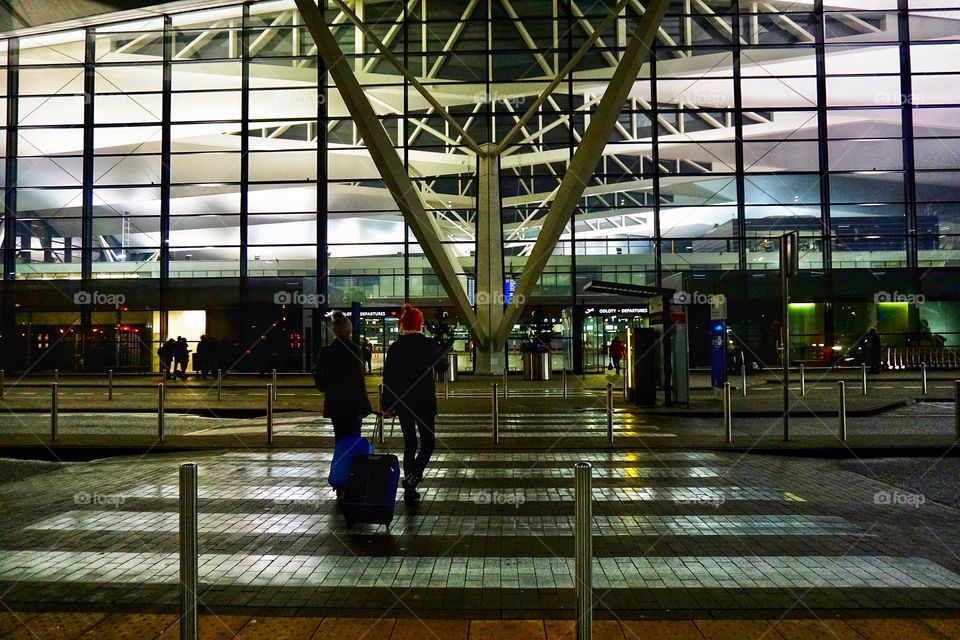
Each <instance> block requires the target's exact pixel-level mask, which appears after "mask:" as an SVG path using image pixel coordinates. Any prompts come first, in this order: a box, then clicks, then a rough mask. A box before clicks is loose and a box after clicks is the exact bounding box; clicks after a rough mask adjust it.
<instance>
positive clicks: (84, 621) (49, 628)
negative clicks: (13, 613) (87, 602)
mask: <svg viewBox="0 0 960 640" xmlns="http://www.w3.org/2000/svg"><path fill="white" fill-rule="evenodd" d="M105 617H106V614H105V613H72V612H45V613H38V614H36V615H33V616H31V617H30V618H29V619H28V620H26V621H25V622H24V624H23V625H22V626H20V627H18V628H16V629H14V630H13V631H12V632H11V633H10V634H9V635H6V636H4V639H5V640H6V639H9V640H45V639H47V638H49V640H73V638H76V637H78V636H80V635H82V634H83V633H84V632H85V631H87V630H89V629H90V628H92V627H94V626H95V625H96V624H97V623H98V622H100V621H101V620H103V619H104V618H105Z"/></svg>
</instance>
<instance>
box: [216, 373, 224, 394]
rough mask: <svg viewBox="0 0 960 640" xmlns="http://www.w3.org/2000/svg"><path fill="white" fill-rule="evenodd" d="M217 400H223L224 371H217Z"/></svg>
mask: <svg viewBox="0 0 960 640" xmlns="http://www.w3.org/2000/svg"><path fill="white" fill-rule="evenodd" d="M217 400H223V370H222V369H217Z"/></svg>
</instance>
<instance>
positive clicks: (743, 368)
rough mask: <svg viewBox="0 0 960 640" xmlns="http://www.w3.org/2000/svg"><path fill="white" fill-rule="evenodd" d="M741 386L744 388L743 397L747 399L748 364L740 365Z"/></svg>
mask: <svg viewBox="0 0 960 640" xmlns="http://www.w3.org/2000/svg"><path fill="white" fill-rule="evenodd" d="M740 386H741V387H742V390H741V393H742V394H743V397H744V398H746V397H747V365H746V363H741V364H740Z"/></svg>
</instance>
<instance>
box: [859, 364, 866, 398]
mask: <svg viewBox="0 0 960 640" xmlns="http://www.w3.org/2000/svg"><path fill="white" fill-rule="evenodd" d="M860 391H862V392H863V395H867V365H865V364H861V365H860Z"/></svg>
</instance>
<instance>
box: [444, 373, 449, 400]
mask: <svg viewBox="0 0 960 640" xmlns="http://www.w3.org/2000/svg"><path fill="white" fill-rule="evenodd" d="M443 399H444V400H449V399H450V378H448V377H447V376H443Z"/></svg>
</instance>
